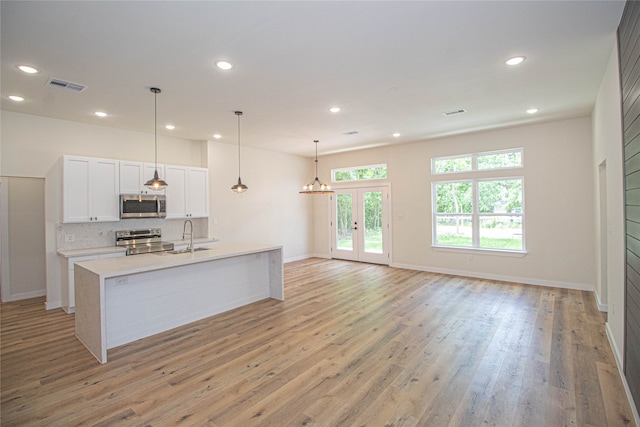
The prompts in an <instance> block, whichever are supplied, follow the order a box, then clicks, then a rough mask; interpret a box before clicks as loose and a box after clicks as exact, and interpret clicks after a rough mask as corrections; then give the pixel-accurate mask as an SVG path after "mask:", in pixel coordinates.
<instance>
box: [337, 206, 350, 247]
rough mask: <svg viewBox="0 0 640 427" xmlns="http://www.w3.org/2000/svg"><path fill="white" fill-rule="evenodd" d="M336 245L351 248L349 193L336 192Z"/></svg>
mask: <svg viewBox="0 0 640 427" xmlns="http://www.w3.org/2000/svg"><path fill="white" fill-rule="evenodd" d="M336 202H337V206H336V225H337V227H336V247H337V248H338V249H340V250H346V251H352V250H353V231H352V226H353V218H352V212H353V209H352V206H353V200H352V197H351V194H336Z"/></svg>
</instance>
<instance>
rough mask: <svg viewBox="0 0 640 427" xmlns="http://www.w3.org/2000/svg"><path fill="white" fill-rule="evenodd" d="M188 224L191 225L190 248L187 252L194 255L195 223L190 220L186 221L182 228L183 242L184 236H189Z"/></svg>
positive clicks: (188, 247)
mask: <svg viewBox="0 0 640 427" xmlns="http://www.w3.org/2000/svg"><path fill="white" fill-rule="evenodd" d="M187 223H189V233H188V234H189V246H187V250H188V251H191V253H193V223H192V222H191V220H190V219H188V220H186V221H185V222H184V225H183V226H182V240H184V236H185V234H187Z"/></svg>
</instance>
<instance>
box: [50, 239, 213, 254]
mask: <svg viewBox="0 0 640 427" xmlns="http://www.w3.org/2000/svg"><path fill="white" fill-rule="evenodd" d="M167 241H168V242H170V243H173V244H174V246H183V245H188V244H189V241H188V240H167ZM217 241H218V239H216V238H211V237H201V238H198V239H193V245H194V246H203V245H207V244H210V243H215V242H217ZM126 251H127V249H126V248H124V247H122V246H115V245H114V246H102V247H99V248H83V249H59V250H58V251H57V254H58V255H60V256H61V257H63V258H75V257H81V256H88V255H104V254H115V253H123V254H124V253H125V252H126Z"/></svg>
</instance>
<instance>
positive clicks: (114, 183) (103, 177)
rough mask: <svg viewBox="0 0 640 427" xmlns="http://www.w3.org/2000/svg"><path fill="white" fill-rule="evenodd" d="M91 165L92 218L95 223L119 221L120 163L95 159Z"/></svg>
mask: <svg viewBox="0 0 640 427" xmlns="http://www.w3.org/2000/svg"><path fill="white" fill-rule="evenodd" d="M91 163H92V164H91V170H90V174H89V179H90V185H91V193H90V195H91V199H92V200H91V201H92V203H91V206H90V213H92V215H91V217H93V221H119V220H120V210H119V209H118V207H119V206H118V203H119V194H120V172H119V163H120V162H118V161H117V160H106V159H95V160H93V161H92V162H91Z"/></svg>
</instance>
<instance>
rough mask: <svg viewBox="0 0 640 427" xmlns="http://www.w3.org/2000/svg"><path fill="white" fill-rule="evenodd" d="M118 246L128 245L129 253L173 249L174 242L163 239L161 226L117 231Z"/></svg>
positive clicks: (135, 253) (136, 253)
mask: <svg viewBox="0 0 640 427" xmlns="http://www.w3.org/2000/svg"><path fill="white" fill-rule="evenodd" d="M116 246H124V247H126V248H127V255H138V254H147V253H151V252H165V251H172V250H173V243H169V242H163V241H162V229H160V228H145V229H142V230H121V231H116Z"/></svg>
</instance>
